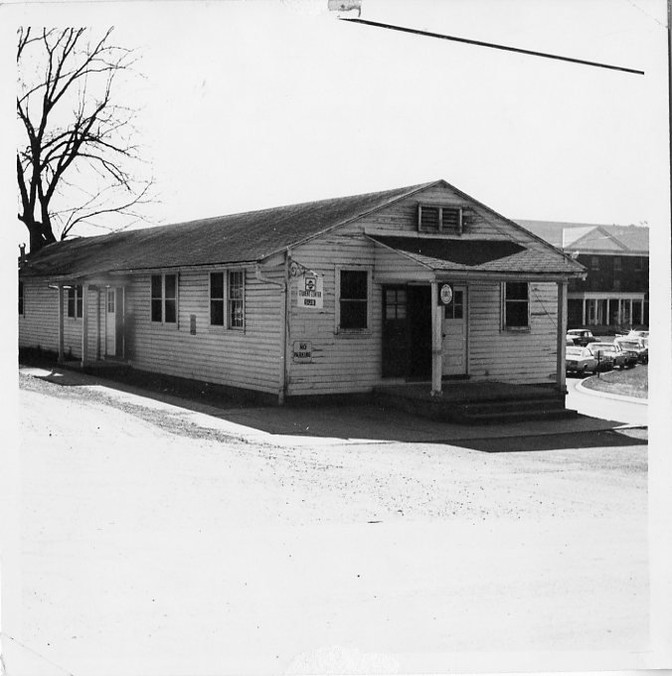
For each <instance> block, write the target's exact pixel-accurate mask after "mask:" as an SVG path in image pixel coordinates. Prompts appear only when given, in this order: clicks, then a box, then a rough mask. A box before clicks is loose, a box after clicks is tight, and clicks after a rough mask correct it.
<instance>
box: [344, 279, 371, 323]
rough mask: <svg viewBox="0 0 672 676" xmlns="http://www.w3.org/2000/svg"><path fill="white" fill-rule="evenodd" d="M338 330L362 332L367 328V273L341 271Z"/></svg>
mask: <svg viewBox="0 0 672 676" xmlns="http://www.w3.org/2000/svg"><path fill="white" fill-rule="evenodd" d="M339 290H340V294H339V311H340V314H339V328H340V329H344V330H351V331H352V330H355V331H357V330H363V329H367V328H368V326H369V273H368V272H367V271H366V270H341V271H340V285H339Z"/></svg>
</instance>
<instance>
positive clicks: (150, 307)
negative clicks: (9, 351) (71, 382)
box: [19, 180, 584, 403]
mask: <svg viewBox="0 0 672 676" xmlns="http://www.w3.org/2000/svg"><path fill="white" fill-rule="evenodd" d="M582 275H584V268H583V266H581V265H580V264H578V263H577V262H576V261H574V260H572V259H571V258H570V257H568V256H567V255H565V254H563V253H562V252H561V251H559V250H558V249H556V248H555V247H553V246H552V245H550V244H548V243H547V242H545V241H544V240H543V239H541V238H540V237H537V236H536V235H534V234H532V233H530V232H528V231H527V230H525V229H524V228H522V227H521V226H519V225H517V224H516V223H514V222H513V221H511V220H509V219H507V218H504V217H503V216H501V215H499V214H497V213H495V212H494V211H493V210H492V209H490V208H488V207H486V206H485V205H483V204H481V203H480V202H478V201H476V200H475V199H473V198H472V197H470V196H468V195H466V194H464V193H463V192H461V191H460V190H458V189H457V188H455V187H453V186H451V185H450V184H448V183H447V182H445V181H443V180H439V181H434V182H430V183H425V184H421V185H414V186H410V187H405V188H399V189H396V190H388V191H384V192H377V193H369V194H364V195H356V196H352V197H342V198H336V199H329V200H322V201H317V202H308V203H304V204H296V205H291V206H283V207H278V208H274V209H264V210H261V211H254V212H248V213H240V214H233V215H229V216H222V217H217V218H209V219H205V220H198V221H192V222H188V223H180V224H176V225H168V226H159V227H153V228H145V229H140V230H131V231H125V232H119V233H112V234H109V235H103V236H99V237H82V238H77V239H72V240H66V241H64V242H59V243H56V244H51V245H48V246H46V247H45V248H44V249H42V250H41V251H39V252H37V253H35V254H33V255H29V256H28V257H27V259H26V261H25V262H24V263H23V264H22V265H21V269H20V282H21V283H20V303H19V312H20V317H19V340H20V346H21V347H38V346H39V347H40V348H42V349H43V350H50V351H54V352H57V353H58V355H59V357H60V359H63V360H65V359H77V360H79V361H81V363H82V365H86V364H89V363H95V362H98V361H101V360H117V361H121V362H123V363H126V364H129V365H130V366H132V367H134V368H137V369H142V370H145V371H151V372H159V373H163V374H167V375H173V376H181V377H185V378H192V379H197V380H202V381H206V382H209V383H213V384H219V385H224V386H231V387H236V388H246V389H250V390H256V391H258V392H264V393H268V394H272V395H274V396H277V398H278V401H279V402H280V403H282V402H283V401H285V399H286V398H288V397H302V396H312V395H326V394H339V393H340V394H345V393H356V392H370V391H372V390H373V389H374V388H376V387H379V386H381V385H384V384H399V383H405V382H409V381H415V382H425V383H427V388H428V390H429V389H430V388H431V390H432V392H434V393H438V392H440V391H441V390H442V388H443V389H447V388H453V387H460V383H463V381H464V380H465V379H469V380H471V381H488V382H493V381H494V382H500V383H511V384H537V385H541V384H546V385H550V386H552V387H555V388H557V389H558V390H559V391H562V392H564V391H565V371H564V347H563V346H564V337H565V329H566V302H567V300H566V299H567V284H568V280H569V279H571V278H574V277H581V276H582Z"/></svg>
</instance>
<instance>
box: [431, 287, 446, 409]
mask: <svg viewBox="0 0 672 676" xmlns="http://www.w3.org/2000/svg"><path fill="white" fill-rule="evenodd" d="M441 309H442V308H441V306H440V305H439V283H438V282H432V310H431V312H432V396H439V395H440V394H441V376H442V373H443V359H442V343H443V336H442V335H441V332H442V327H441Z"/></svg>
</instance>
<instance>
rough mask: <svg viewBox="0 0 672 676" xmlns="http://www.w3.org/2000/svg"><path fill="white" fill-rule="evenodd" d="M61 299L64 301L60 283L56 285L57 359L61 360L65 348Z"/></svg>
mask: <svg viewBox="0 0 672 676" xmlns="http://www.w3.org/2000/svg"><path fill="white" fill-rule="evenodd" d="M63 301H64V294H63V286H62V285H61V284H59V285H58V361H59V362H62V361H63V358H64V356H65V348H64V343H65V341H64V338H63V333H64V328H65V327H64V322H65V320H64V318H63V315H64V312H63Z"/></svg>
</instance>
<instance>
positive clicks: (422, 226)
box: [418, 204, 464, 235]
mask: <svg viewBox="0 0 672 676" xmlns="http://www.w3.org/2000/svg"><path fill="white" fill-rule="evenodd" d="M463 216H464V214H463V210H462V208H461V207H455V206H434V205H429V204H418V230H419V231H420V232H445V233H450V234H459V235H461V234H462V230H463V227H464V223H463V220H464V219H463Z"/></svg>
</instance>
